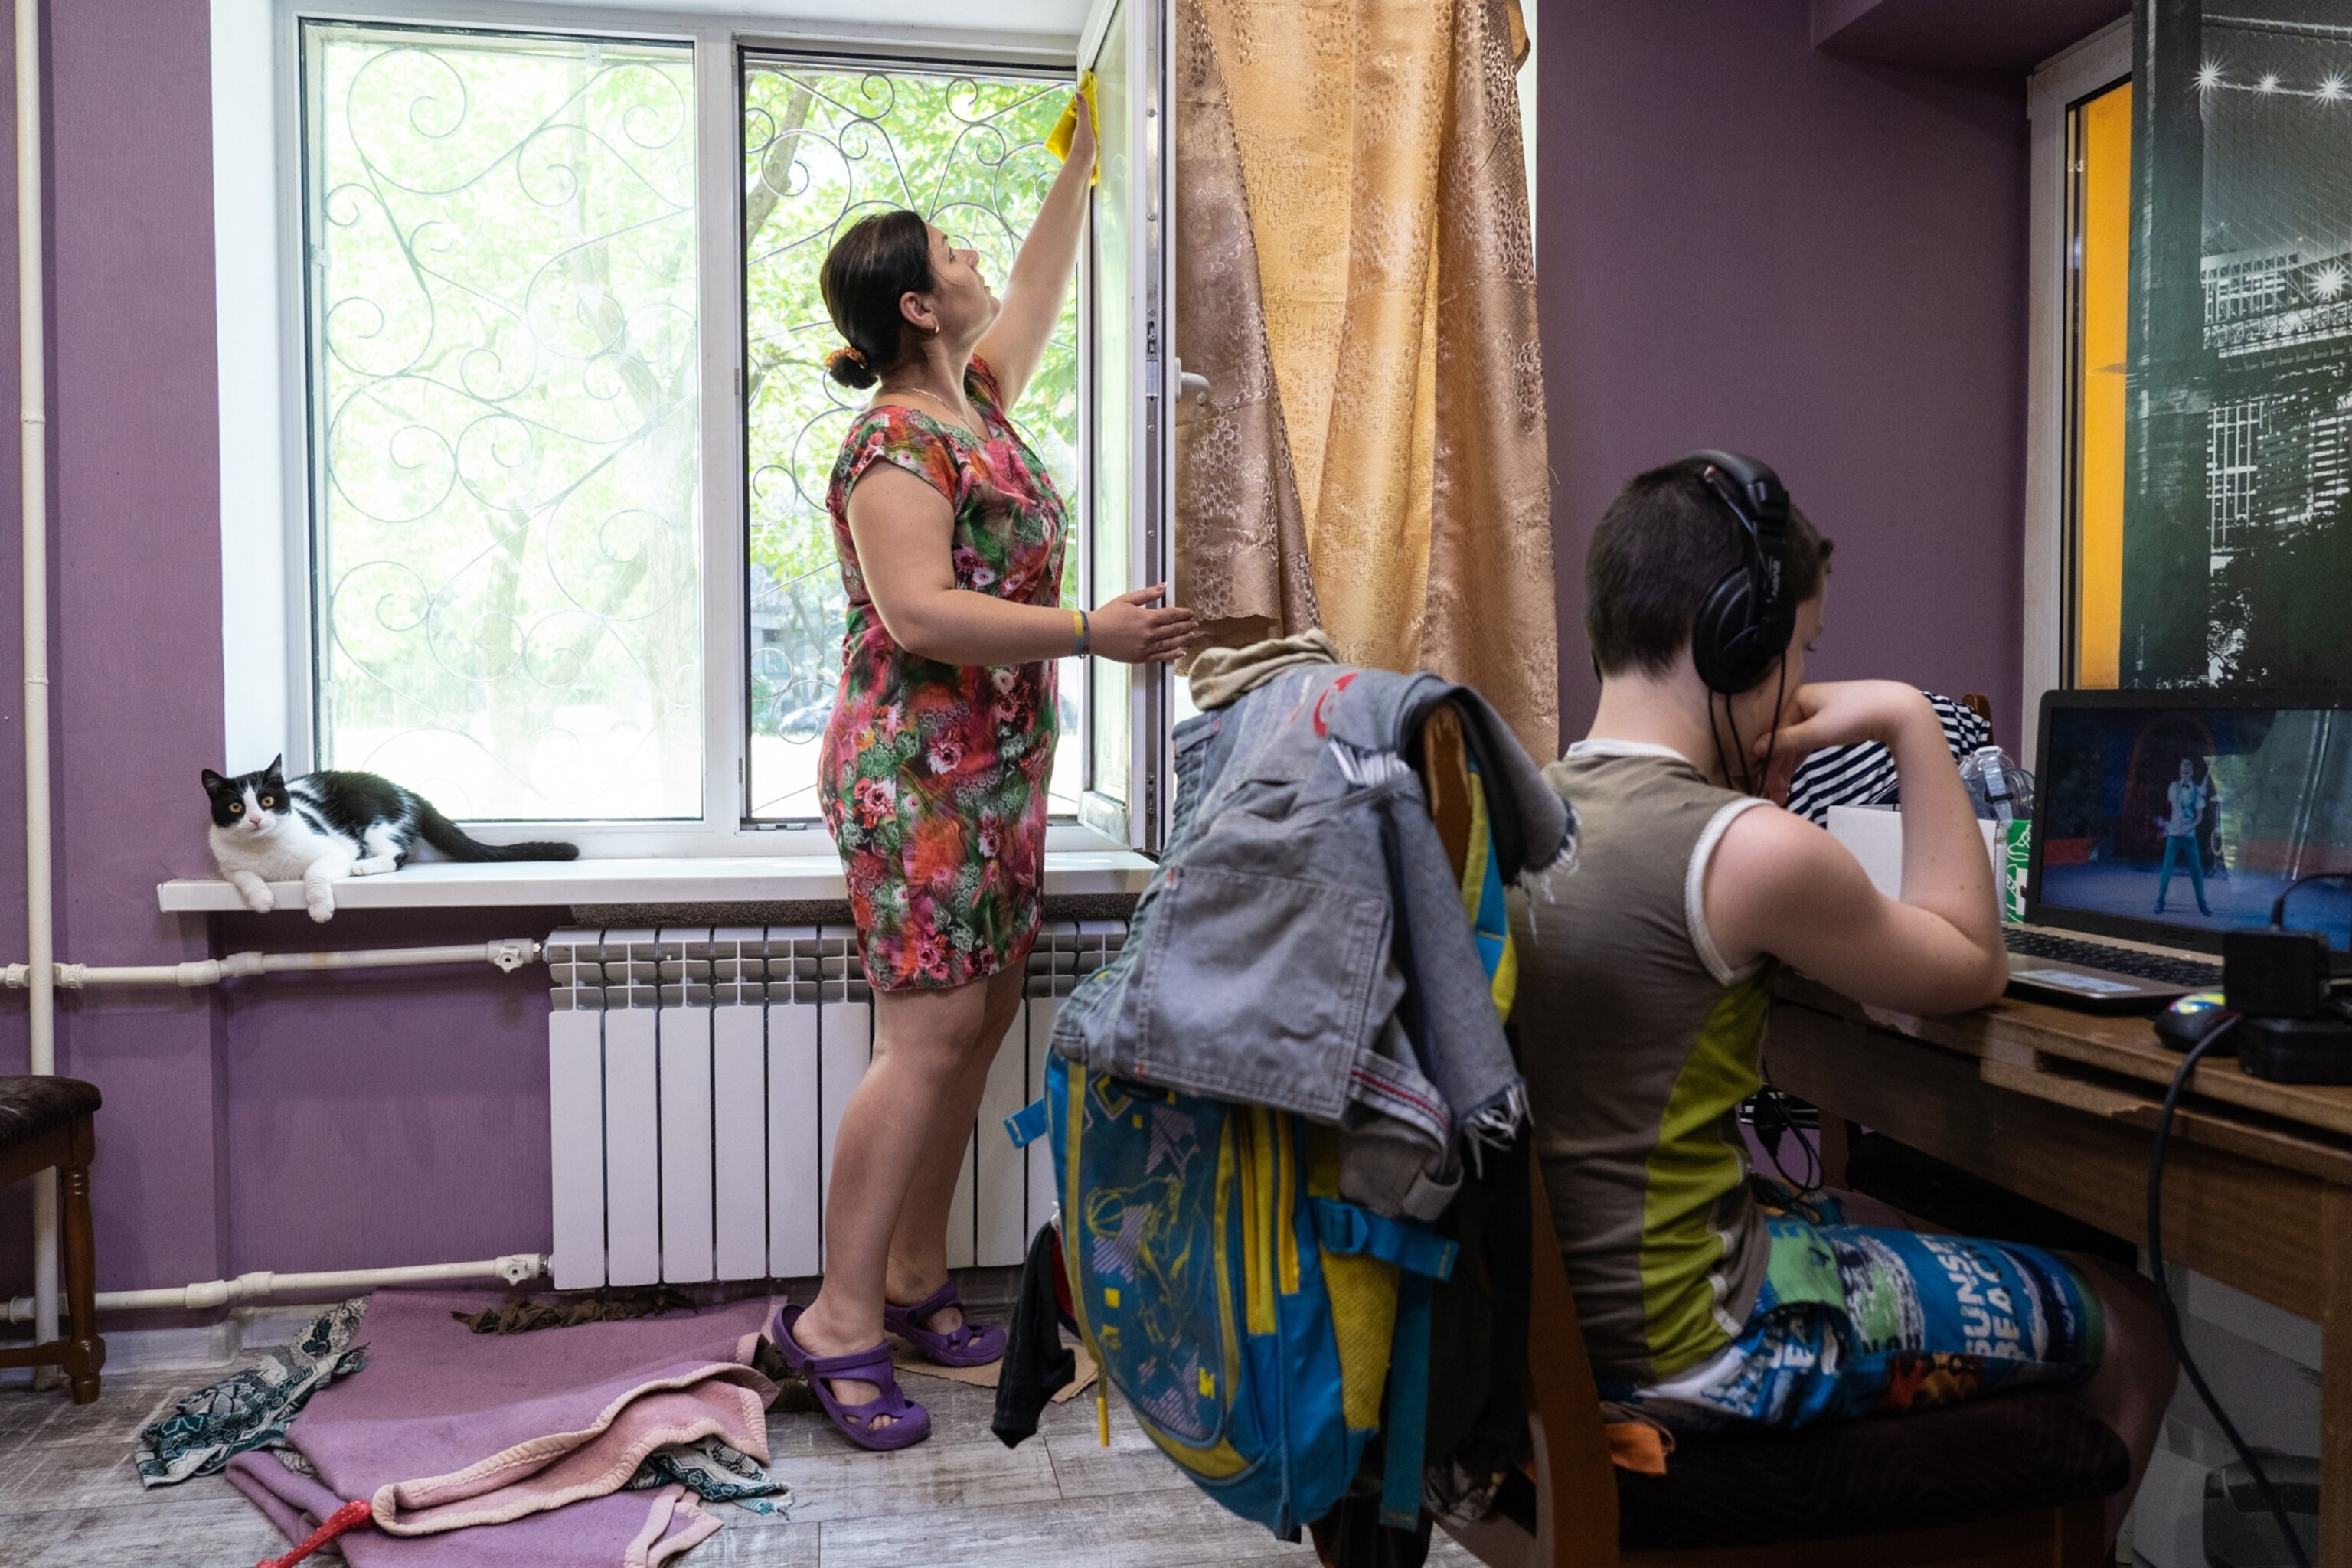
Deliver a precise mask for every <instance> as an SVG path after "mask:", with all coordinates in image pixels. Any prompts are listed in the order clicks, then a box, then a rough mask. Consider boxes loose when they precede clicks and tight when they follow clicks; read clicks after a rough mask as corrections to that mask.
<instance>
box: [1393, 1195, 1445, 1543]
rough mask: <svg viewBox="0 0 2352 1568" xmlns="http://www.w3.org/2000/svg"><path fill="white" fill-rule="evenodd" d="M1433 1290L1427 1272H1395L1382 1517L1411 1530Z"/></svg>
mask: <svg viewBox="0 0 2352 1568" xmlns="http://www.w3.org/2000/svg"><path fill="white" fill-rule="evenodd" d="M1433 1239H1434V1238H1433ZM1448 1267H1449V1268H1450V1267H1451V1260H1450V1259H1449V1260H1448ZM1433 1294H1434V1288H1433V1284H1432V1282H1431V1280H1430V1277H1429V1276H1428V1275H1426V1274H1419V1273H1414V1272H1412V1271H1411V1270H1409V1269H1408V1270H1406V1271H1404V1272H1402V1273H1401V1274H1399V1275H1398V1276H1397V1311H1396V1337H1395V1338H1394V1339H1393V1340H1392V1341H1391V1342H1390V1345H1389V1397H1388V1422H1387V1425H1386V1426H1384V1427H1383V1429H1382V1431H1381V1443H1382V1444H1383V1445H1385V1447H1384V1449H1383V1454H1384V1458H1385V1461H1386V1462H1385V1463H1384V1465H1383V1466H1382V1468H1381V1523H1382V1524H1384V1525H1386V1526H1388V1527H1389V1528H1390V1529H1391V1530H1413V1529H1416V1528H1418V1526H1419V1524H1420V1521H1421V1469H1422V1463H1423V1450H1424V1449H1425V1448H1426V1447H1427V1445H1428V1435H1429V1432H1428V1429H1429V1327H1430V1318H1431V1315H1432V1314H1431V1310H1430V1307H1431V1299H1432V1297H1433Z"/></svg>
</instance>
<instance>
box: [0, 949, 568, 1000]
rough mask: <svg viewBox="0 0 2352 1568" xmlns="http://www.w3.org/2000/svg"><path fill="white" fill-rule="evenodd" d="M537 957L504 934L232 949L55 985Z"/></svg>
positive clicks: (62, 973) (62, 970)
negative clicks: (337, 947) (322, 947)
mask: <svg viewBox="0 0 2352 1568" xmlns="http://www.w3.org/2000/svg"><path fill="white" fill-rule="evenodd" d="M538 959H539V943H538V942H535V941H533V940H532V939H531V938H530V937H525V936H517V937H506V938H503V939H501V940H499V941H498V942H462V943H459V944H457V945H456V946H453V947H376V948H361V949H357V950H353V951H345V952H232V953H230V954H229V955H228V956H227V957H226V958H200V959H196V960H194V961H193V962H191V963H150V964H131V965H125V966H122V967H118V968H107V967H104V966H102V965H99V964H92V963H59V964H56V965H53V966H52V973H53V976H54V979H55V983H56V984H58V985H62V986H64V987H66V988H67V989H68V990H72V991H79V990H83V989H85V988H87V987H89V986H92V985H217V984H220V983H221V982H222V981H224V980H235V979H238V978H240V977H243V976H247V975H254V974H289V973H317V972H319V971H321V970H330V969H400V968H405V967H406V966H408V965H410V964H420V963H493V964H496V965H497V966H498V967H499V968H500V969H502V970H504V971H505V972H506V973H509V974H512V973H514V972H515V971H516V970H518V969H520V968H521V967H522V966H523V965H524V964H526V963H536V962H538ZM32 970H33V966H32V965H31V964H29V963H11V964H9V965H7V966H6V967H5V968H0V987H5V988H11V989H22V988H23V987H24V986H26V984H29V983H30V981H31V978H32Z"/></svg>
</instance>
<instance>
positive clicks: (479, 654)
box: [230, 23, 703, 819]
mask: <svg viewBox="0 0 2352 1568" xmlns="http://www.w3.org/2000/svg"><path fill="white" fill-rule="evenodd" d="M302 79H303V89H304V95H303V96H304V154H305V155H304V168H303V191H304V209H305V242H306V254H307V256H308V258H309V261H310V267H309V275H308V278H307V279H306V306H307V314H308V323H309V324H308V344H307V346H308V351H309V369H310V408H311V430H310V450H311V489H312V505H311V526H312V530H313V547H314V548H313V560H314V563H315V572H316V578H317V580H316V584H315V589H314V604H315V605H316V606H317V609H316V614H315V616H314V627H313V635H314V646H313V652H314V657H315V660H316V678H317V720H318V741H319V746H318V750H319V755H320V762H321V763H323V764H324V765H328V766H339V767H361V768H367V769H370V770H373V771H375V772H380V773H385V774H388V775H389V776H391V777H394V778H395V779H397V780H399V781H400V782H401V783H403V784H408V785H409V786H411V787H412V788H415V789H419V790H422V791H424V792H425V793H426V794H427V795H430V796H432V797H433V798H434V799H435V800H436V802H437V803H438V804H439V805H441V806H442V808H443V809H444V810H446V811H447V812H448V813H449V814H450V815H452V816H463V817H475V818H482V817H488V818H509V819H532V818H574V819H577V818H587V817H614V818H659V817H693V816H698V815H700V812H701V809H702V775H703V765H702V745H703V739H702V711H703V705H702V627H703V616H702V605H701V587H700V585H701V562H700V547H699V542H698V541H699V533H698V509H699V504H700V494H699V489H700V486H699V479H700V464H701V405H700V379H699V376H700V369H699V353H698V330H699V321H698V294H697V287H698V277H697V259H696V247H697V242H698V230H697V222H698V215H697V208H696V199H695V145H694V112H693V110H694V72H693V54H692V50H691V48H690V47H688V46H684V45H663V44H639V43H615V42H611V41H597V40H583V39H572V38H552V37H517V36H498V35H486V34H436V33H431V32H425V31H419V30H414V29H403V28H388V27H368V26H344V25H336V24H325V23H312V24H307V25H306V26H305V27H304V29H303V36H302ZM230 678H231V679H236V672H235V671H231V672H230Z"/></svg>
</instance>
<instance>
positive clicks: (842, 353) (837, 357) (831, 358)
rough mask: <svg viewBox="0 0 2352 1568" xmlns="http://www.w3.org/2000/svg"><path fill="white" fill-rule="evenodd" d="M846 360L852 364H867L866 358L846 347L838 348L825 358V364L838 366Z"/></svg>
mask: <svg viewBox="0 0 2352 1568" xmlns="http://www.w3.org/2000/svg"><path fill="white" fill-rule="evenodd" d="M844 360H847V361H848V362H849V363H852V364H860V365H862V364H864V363H866V356H865V355H864V354H862V353H858V352H857V351H856V349H855V348H852V347H848V346H846V345H845V346H843V347H841V348H837V349H835V350H834V351H833V352H832V353H829V354H827V355H825V356H824V363H826V364H828V365H837V364H839V363H841V362H842V361H844Z"/></svg>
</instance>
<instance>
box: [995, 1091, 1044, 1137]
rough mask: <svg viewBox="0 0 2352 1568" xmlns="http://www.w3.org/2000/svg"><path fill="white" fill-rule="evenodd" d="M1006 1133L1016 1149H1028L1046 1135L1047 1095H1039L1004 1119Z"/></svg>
mask: <svg viewBox="0 0 2352 1568" xmlns="http://www.w3.org/2000/svg"><path fill="white" fill-rule="evenodd" d="M1004 1135H1005V1136H1006V1137H1007V1138H1010V1139H1012V1140H1013V1147H1014V1148H1015V1149H1026V1148H1027V1147H1029V1145H1030V1144H1032V1143H1034V1142H1037V1140H1038V1139H1040V1138H1043V1137H1044V1136H1045V1096H1044V1095H1039V1096H1038V1097H1037V1098H1036V1099H1034V1100H1031V1101H1030V1102H1029V1103H1028V1104H1026V1105H1024V1106H1023V1107H1022V1108H1021V1109H1020V1110H1016V1111H1014V1112H1013V1114H1012V1115H1010V1116H1008V1117H1006V1118H1005V1119H1004Z"/></svg>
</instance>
